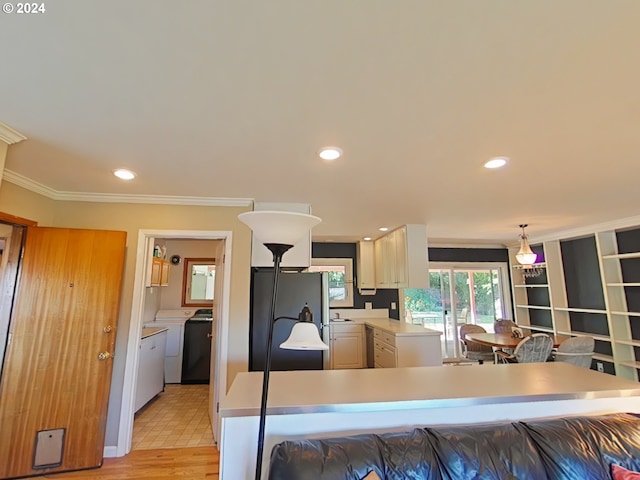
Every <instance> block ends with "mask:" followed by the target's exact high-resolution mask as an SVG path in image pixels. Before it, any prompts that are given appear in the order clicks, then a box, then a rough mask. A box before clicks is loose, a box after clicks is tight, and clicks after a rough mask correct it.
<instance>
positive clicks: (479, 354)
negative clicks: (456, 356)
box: [458, 323, 494, 365]
mask: <svg viewBox="0 0 640 480" xmlns="http://www.w3.org/2000/svg"><path fill="white" fill-rule="evenodd" d="M467 333H487V331H486V330H485V329H484V328H482V327H481V326H480V325H473V324H471V323H465V324H463V325H460V337H459V339H458V340H459V342H460V352H461V354H462V357H463V358H466V359H467V360H473V361H477V362H478V363H479V364H480V365H482V364H483V363H484V361H485V360H491V361H492V362H493V361H494V355H493V347H489V346H488V345H481V344H479V343H476V342H472V341H469V340H466V339H465V335H466V334H467Z"/></svg>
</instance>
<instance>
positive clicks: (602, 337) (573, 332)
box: [571, 330, 611, 343]
mask: <svg viewBox="0 0 640 480" xmlns="http://www.w3.org/2000/svg"><path fill="white" fill-rule="evenodd" d="M571 335H573V336H583V337H584V336H586V337H593V339H594V340H599V341H601V342H608V343H611V337H608V336H606V335H598V334H597V333H589V332H579V331H577V330H571Z"/></svg>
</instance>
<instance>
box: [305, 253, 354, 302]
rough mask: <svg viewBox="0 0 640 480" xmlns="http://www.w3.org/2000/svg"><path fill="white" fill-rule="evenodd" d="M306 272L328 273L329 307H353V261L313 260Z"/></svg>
mask: <svg viewBox="0 0 640 480" xmlns="http://www.w3.org/2000/svg"><path fill="white" fill-rule="evenodd" d="M308 271H309V272H328V274H329V306H330V307H353V259H351V258H313V259H311V266H310V267H309V268H308Z"/></svg>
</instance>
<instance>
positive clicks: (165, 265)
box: [160, 260, 170, 287]
mask: <svg viewBox="0 0 640 480" xmlns="http://www.w3.org/2000/svg"><path fill="white" fill-rule="evenodd" d="M169 265H170V264H169V262H168V261H166V260H162V261H161V269H160V270H161V272H160V286H161V287H166V286H168V285H169Z"/></svg>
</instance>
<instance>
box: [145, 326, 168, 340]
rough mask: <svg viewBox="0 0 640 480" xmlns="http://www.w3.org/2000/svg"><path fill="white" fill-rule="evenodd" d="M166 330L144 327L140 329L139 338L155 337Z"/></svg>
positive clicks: (163, 328)
mask: <svg viewBox="0 0 640 480" xmlns="http://www.w3.org/2000/svg"><path fill="white" fill-rule="evenodd" d="M167 330H168V328H165V327H145V328H143V329H142V336H141V338H147V337H150V336H151V335H157V334H158V333H162V332H166V331H167Z"/></svg>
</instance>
